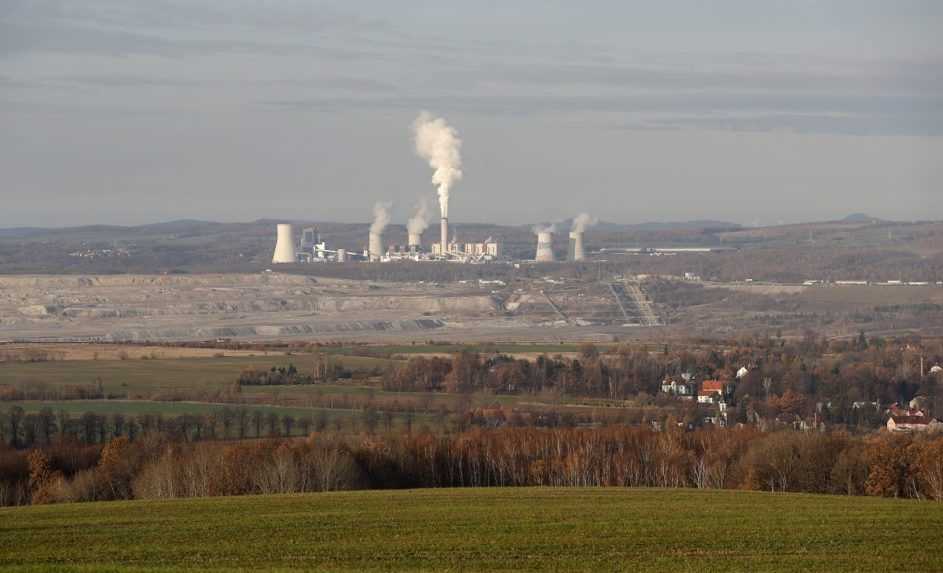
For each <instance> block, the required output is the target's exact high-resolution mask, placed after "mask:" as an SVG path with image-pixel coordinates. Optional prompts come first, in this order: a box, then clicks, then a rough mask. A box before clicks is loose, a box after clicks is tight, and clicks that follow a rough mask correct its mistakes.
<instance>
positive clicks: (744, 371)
mask: <svg viewBox="0 0 943 573" xmlns="http://www.w3.org/2000/svg"><path fill="white" fill-rule="evenodd" d="M749 373H750V369H749V368H747V367H746V366H741V367H740V370H737V379H738V380H739V379H740V378H743V377H744V376H746V375H747V374H749Z"/></svg>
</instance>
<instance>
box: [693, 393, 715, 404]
mask: <svg viewBox="0 0 943 573" xmlns="http://www.w3.org/2000/svg"><path fill="white" fill-rule="evenodd" d="M715 399H717V394H715V393H714V392H711V391H709V390H703V389H702V390H701V391H700V392H698V393H697V403H698V404H713V403H714V400H715Z"/></svg>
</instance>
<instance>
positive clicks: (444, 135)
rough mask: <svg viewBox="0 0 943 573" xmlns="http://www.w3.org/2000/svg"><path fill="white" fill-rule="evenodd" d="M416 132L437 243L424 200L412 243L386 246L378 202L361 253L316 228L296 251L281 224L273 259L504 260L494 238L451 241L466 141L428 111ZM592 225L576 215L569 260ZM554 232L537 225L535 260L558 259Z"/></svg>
mask: <svg viewBox="0 0 943 573" xmlns="http://www.w3.org/2000/svg"><path fill="white" fill-rule="evenodd" d="M412 130H413V140H414V144H415V151H416V154H417V155H418V156H419V157H420V158H422V159H424V160H426V161H427V162H428V163H429V167H431V168H432V170H433V173H432V184H433V185H434V186H435V188H436V194H437V196H438V203H439V240H438V242H434V243H432V244H431V245H430V247H429V249H428V250H424V249H423V248H422V234H423V232H424V231H426V230H427V229H428V228H429V226H430V219H432V214H431V213H430V210H431V208H430V207H429V204H428V202H427V201H425V200H420V201H419V204H418V205H417V208H416V211H415V213H414V214H413V216H412V217H410V218H409V221H408V222H407V225H406V230H407V240H406V243H407V244H406V245H405V246H399V245H393V246H391V247H389V248H385V247H384V242H383V231H384V229H386V227H387V225H388V224H389V222H390V219H391V217H390V209H391V207H392V204H391V203H385V202H378V203H376V204H375V205H374V207H373V222H372V223H371V225H370V230H369V233H368V234H367V243H366V248H365V249H364V250H363V251H362V254H361V253H360V252H357V251H348V250H346V249H340V248H338V249H329V248H328V245H327V243H326V242H324V241H322V240H321V237H320V234H319V233H318V232H317V229H315V228H313V227H309V228H305V229H304V230H303V231H302V234H301V239H300V241H299V242H298V248H297V250H296V248H295V241H294V232H293V228H292V226H291V225H290V224H279V225H278V226H277V230H276V240H275V252H274V254H273V255H272V263H275V264H281V263H308V262H347V261H350V260H361V261H369V262H388V261H400V260H413V261H452V262H460V263H483V262H493V261H498V260H500V259H501V257H502V250H501V246H500V244H499V243H498V242H497V241H496V240H494V239H493V238H491V237H488V238H487V239H485V240H484V241H481V242H467V243H459V242H458V240H457V238H456V237H455V236H454V235H453V236H452V238H451V239H450V237H449V198H450V195H451V191H452V188H453V187H454V186H455V185H456V184H457V183H458V182H459V181H461V179H462V158H461V147H462V141H461V140H460V139H459V137H458V132H457V131H456V130H455V129H454V128H452V127H451V126H450V125H448V124H447V123H446V122H445V120H444V119H443V118H441V117H433V116H432V115H430V114H428V113H426V112H423V113H421V114H420V115H419V117H418V118H416V120H415V121H414V122H413V125H412ZM593 223H594V220H593V219H592V218H591V217H590V216H589V215H587V214H585V213H584V214H581V215H579V216H577V217H576V218H574V219H573V227H572V229H571V231H570V235H569V239H570V242H569V247H568V250H567V260H569V261H581V260H584V258H585V250H584V247H583V232H584V231H585V229H586V227H588V226H589V225H592V224H593ZM553 232H554V228H553V226H549V227H540V228H537V229H535V233H536V235H537V244H536V253H535V256H534V261H536V262H553V261H554V260H555V257H554V253H553Z"/></svg>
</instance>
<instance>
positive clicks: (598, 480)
mask: <svg viewBox="0 0 943 573" xmlns="http://www.w3.org/2000/svg"><path fill="white" fill-rule="evenodd" d="M492 486H549V487H565V486H620V487H638V486H652V487H662V488H727V489H748V490H762V491H770V492H809V493H831V494H842V495H871V496H884V497H908V498H916V499H930V500H936V501H943V437H939V436H936V437H932V436H913V435H909V434H904V435H897V434H879V435H869V436H851V435H849V434H846V433H843V432H830V433H818V432H795V431H790V430H785V431H776V432H761V431H758V430H756V429H754V428H748V427H744V428H738V429H708V430H696V431H691V432H686V431H683V430H682V429H681V428H679V427H678V426H677V425H673V426H670V427H669V428H668V429H667V430H666V431H662V432H656V431H653V430H651V429H648V428H632V427H624V426H611V427H606V428H594V429H578V428H577V429H573V428H568V429H563V428H561V429H533V428H500V429H491V430H485V429H473V430H469V431H465V432H460V433H456V434H451V435H435V434H431V433H404V434H396V435H394V434H389V435H384V436H376V435H374V436H361V437H359V438H356V439H352V438H347V439H344V438H340V437H339V436H337V435H331V434H327V433H325V434H317V433H313V434H311V435H309V436H308V437H307V438H297V439H277V438H276V439H260V440H243V441H231V442H226V441H209V442H181V441H178V440H174V439H172V438H170V437H168V436H167V435H164V434H161V433H159V432H150V433H147V434H144V435H140V436H138V437H137V438H135V439H133V440H132V439H131V438H129V437H128V436H121V437H118V438H114V439H112V440H110V441H108V442H107V443H106V444H104V445H81V444H78V443H76V442H68V441H64V442H58V443H55V444H52V445H49V446H44V447H38V448H31V449H21V450H15V449H12V448H9V447H8V446H7V447H4V448H3V449H0V502H2V504H3V505H23V504H30V503H32V504H43V503H62V502H80V501H94V500H112V499H162V498H178V497H198V496H231V495H251V494H265V493H294V492H312V491H329V490H338V489H390V488H422V487H492Z"/></svg>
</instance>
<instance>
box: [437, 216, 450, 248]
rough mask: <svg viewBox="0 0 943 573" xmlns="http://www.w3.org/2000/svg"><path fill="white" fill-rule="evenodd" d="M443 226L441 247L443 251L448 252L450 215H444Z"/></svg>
mask: <svg viewBox="0 0 943 573" xmlns="http://www.w3.org/2000/svg"><path fill="white" fill-rule="evenodd" d="M441 226H442V232H441V238H440V240H439V248H440V249H441V252H442V253H448V252H449V218H448V217H442V223H441Z"/></svg>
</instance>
